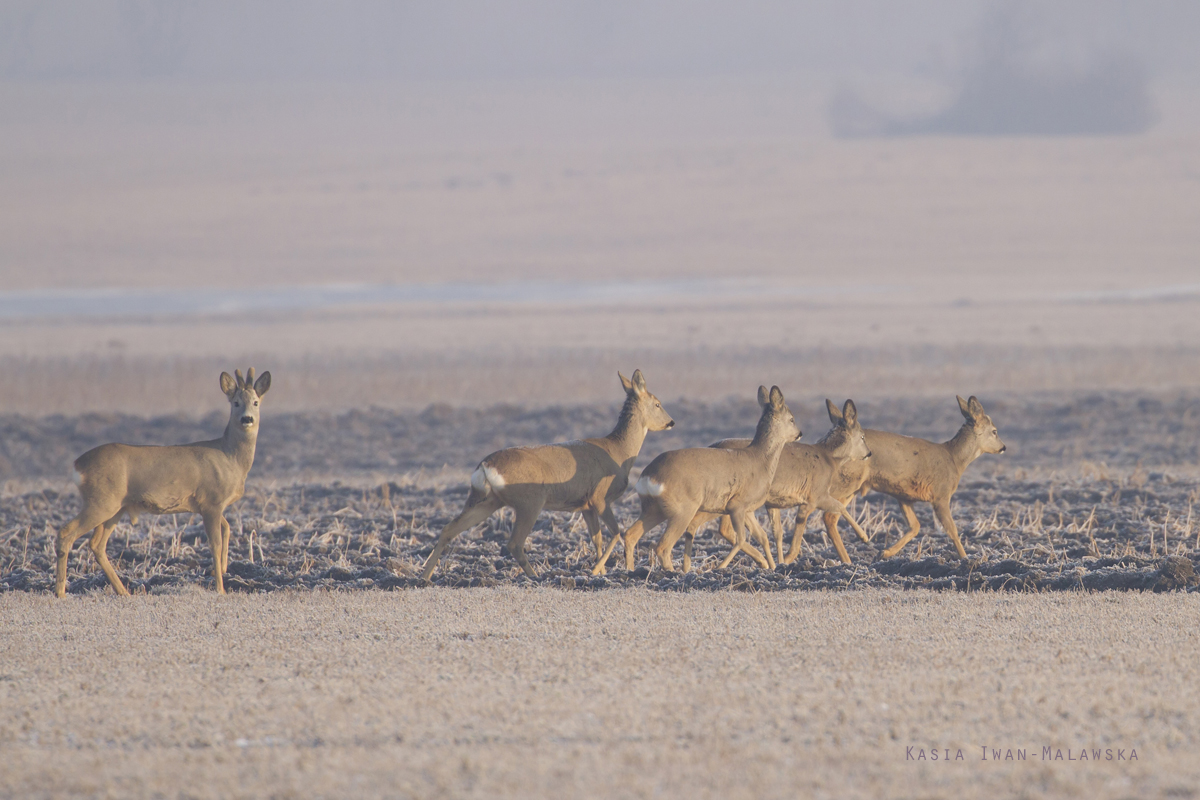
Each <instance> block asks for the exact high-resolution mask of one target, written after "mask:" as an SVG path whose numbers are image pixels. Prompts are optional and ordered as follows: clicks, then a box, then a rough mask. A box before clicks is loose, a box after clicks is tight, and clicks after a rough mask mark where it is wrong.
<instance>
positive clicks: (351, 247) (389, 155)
mask: <svg viewBox="0 0 1200 800" xmlns="http://www.w3.org/2000/svg"><path fill="white" fill-rule="evenodd" d="M1197 33H1200V6H1197V5H1196V4H1193V3H1185V2H1169V1H1168V0H1153V1H1151V2H1142V3H1132V2H1118V1H1117V0H1101V1H1100V2H1074V1H1073V0H1064V1H1063V2H992V1H991V0H979V1H978V2H976V1H970V2H947V1H943V0H914V1H913V2H903V3H895V2H882V1H881V0H851V1H849V2H801V3H792V2H745V3H711V2H709V3H704V2H697V3H682V2H668V1H667V0H648V1H647V2H623V1H618V2H590V1H586V0H581V1H580V2H568V3H551V2H509V3H490V2H456V3H433V2H407V3H405V2H379V1H376V0H359V1H357V2H353V1H352V2H342V3H336V4H335V3H326V2H312V1H308V0H303V1H301V2H277V1H276V0H263V1H262V2H191V1H189V0H157V1H155V0H83V1H81V2H65V1H61V2H60V1H59V0H41V1H40V2H31V1H30V0H0V185H3V187H4V191H3V192H2V193H0V362H3V363H4V364H6V365H7V367H6V368H8V369H9V371H10V373H12V374H25V375H27V376H28V379H27V380H24V381H16V382H10V383H9V385H8V386H7V387H6V388H4V389H2V390H0V403H6V404H7V406H6V407H9V408H19V409H25V410H29V411H30V412H31V413H40V412H41V411H42V410H44V408H45V403H46V402H47V400H46V398H47V396H48V394H49V395H52V396H53V397H54V400H53V404H54V407H55V408H63V409H70V408H78V407H83V408H99V407H119V408H127V407H130V405H129V404H130V403H132V404H134V406H137V404H139V403H150V404H151V405H152V403H153V401H152V400H147V399H144V397H145V395H146V391H145V390H146V389H147V387H148V386H149V384H148V383H147V381H149V380H150V378H149V377H145V378H143V377H140V376H142V375H144V374H147V373H146V370H145V369H144V367H143V366H142V365H143V364H148V363H154V364H157V365H160V366H163V367H164V368H168V369H170V370H171V371H172V374H173V375H175V376H176V380H175V384H177V387H178V388H175V389H173V390H172V391H173V395H172V400H171V401H170V402H171V403H173V404H175V406H176V407H181V408H193V407H194V406H193V405H191V403H193V402H194V401H193V400H192V399H191V398H194V397H197V396H199V397H207V395H208V394H211V391H210V389H211V387H210V386H209V384H210V383H211V382H212V381H211V375H210V373H211V371H212V370H213V369H215V368H217V365H218V364H224V363H225V362H226V361H227V360H228V359H230V358H233V357H235V356H236V357H237V358H241V359H245V358H247V357H249V356H251V355H253V356H255V357H256V359H257V360H258V362H266V361H271V362H272V363H276V364H283V365H291V367H293V368H294V369H291V368H285V369H283V370H280V371H279V376H278V377H279V379H280V383H279V388H280V389H281V391H280V392H279V393H278V395H279V396H278V397H277V400H276V401H277V402H293V403H303V402H319V403H323V404H326V405H327V406H331V407H341V406H344V405H346V404H351V405H352V404H354V403H355V402H357V401H358V398H352V397H348V396H345V394H344V393H339V392H337V391H336V389H334V388H327V387H326V385H325V384H323V383H322V381H321V379H320V375H322V374H328V375H334V374H335V372H336V376H337V377H336V380H337V381H342V382H343V384H344V383H345V381H346V380H347V379H346V378H345V374H346V372H347V371H351V372H356V373H366V374H372V375H384V374H387V375H394V376H396V377H395V379H394V380H392V379H391V378H389V379H388V380H383V381H382V382H376V383H370V384H369V385H367V388H364V389H363V390H362V391H363V392H365V394H366V395H367V396H369V401H370V402H381V403H384V404H400V405H420V406H423V405H424V404H426V403H427V402H429V398H430V397H441V396H447V397H452V398H456V399H455V400H454V402H472V403H487V402H492V401H495V402H500V401H513V402H529V403H535V404H536V403H538V402H541V401H542V400H544V399H545V398H542V397H541V395H540V394H539V392H541V391H544V387H545V386H546V385H547V383H546V381H545V380H542V379H536V375H538V374H544V375H545V376H550V377H551V378H555V377H560V376H563V375H565V374H568V373H569V374H571V376H572V378H571V381H572V383H571V386H570V387H566V386H560V387H558V388H556V389H555V392H557V394H555V395H554V398H558V399H571V400H572V401H575V400H578V401H581V402H582V401H591V400H593V399H596V398H601V399H603V398H608V397H609V396H610V395H611V394H612V384H613V380H612V375H611V372H612V370H613V369H615V368H618V367H620V368H622V369H626V370H627V371H628V370H629V369H632V366H630V365H629V364H627V363H626V361H636V363H637V364H638V365H641V366H642V367H646V368H650V369H655V370H657V372H658V374H661V375H668V374H669V375H673V381H674V383H675V385H676V386H678V387H680V389H679V391H685V390H686V391H687V392H688V393H689V394H690V395H692V396H702V395H704V394H705V393H706V392H708V393H712V394H713V395H714V396H722V397H723V396H725V395H726V394H727V393H728V392H729V391H731V389H727V388H725V387H726V386H732V384H733V383H734V382H735V381H736V382H737V383H738V385H740V384H741V383H754V382H755V381H760V380H768V378H767V377H766V376H762V377H754V376H756V375H758V373H759V372H760V371H762V370H765V369H767V367H768V365H781V364H791V363H795V364H807V365H809V367H807V368H806V369H808V370H809V371H808V372H807V373H806V374H813V372H812V371H813V370H816V373H815V374H821V375H823V376H825V377H824V378H823V380H824V381H825V382H826V384H825V385H827V386H831V387H842V388H841V389H839V390H844V391H846V392H847V393H848V392H849V391H850V390H852V389H853V390H854V391H858V392H862V391H865V388H864V387H868V388H869V387H873V386H878V387H879V391H881V392H886V391H897V392H906V393H911V392H914V391H926V390H927V391H934V390H935V389H934V387H933V385H932V384H931V383H930V380H929V378H928V376H930V375H937V376H940V377H939V378H938V380H939V381H941V383H938V384H937V388H936V391H939V392H941V391H942V390H943V389H948V388H953V387H955V386H958V384H959V382H960V381H962V380H964V377H963V376H970V380H971V382H972V386H974V387H976V388H978V387H985V388H986V387H988V386H994V387H1007V386H1016V385H1024V386H1034V385H1036V386H1038V387H1042V388H1055V387H1064V386H1067V387H1077V386H1092V385H1103V386H1111V385H1116V384H1118V383H1119V384H1121V385H1128V384H1129V383H1130V382H1133V381H1135V380H1138V381H1143V382H1145V381H1152V382H1159V383H1161V382H1163V381H1168V382H1170V381H1177V380H1178V379H1179V377H1178V376H1181V375H1187V374H1191V372H1190V371H1189V370H1191V365H1192V364H1193V361H1195V362H1196V363H1200V355H1197V354H1195V353H1193V351H1192V350H1191V349H1188V348H1191V347H1192V342H1193V341H1195V340H1196V339H1197V338H1198V337H1200V328H1198V326H1200V323H1197V322H1196V321H1195V320H1197V319H1198V318H1200V314H1196V313H1193V312H1195V311H1197V310H1200V309H1197V308H1196V306H1197V305H1198V304H1200V278H1197V270H1196V263H1197V256H1198V254H1200V229H1198V228H1197V226H1196V225H1195V224H1194V209H1195V208H1197V207H1200V48H1196V47H1195V46H1194V42H1195V41H1196V39H1197V36H1196V34H1197ZM1116 319H1119V320H1120V323H1119V324H1116V323H1115V322H1114V320H1116ZM1079 347H1083V348H1090V349H1088V350H1086V352H1083V351H1078V350H1071V349H1070V348H1079ZM1114 348H1125V350H1124V351H1123V352H1125V353H1126V355H1125V356H1123V358H1128V357H1130V356H1129V354H1130V353H1134V354H1137V355H1135V356H1134V357H1137V358H1140V359H1141V360H1140V371H1138V372H1136V373H1135V372H1131V371H1129V370H1124V371H1122V370H1121V369H1118V368H1117V367H1116V366H1113V364H1114V363H1115V362H1113V361H1112V360H1111V359H1110V358H1109V355H1107V354H1109V353H1110V352H1115V350H1114ZM1180 348H1183V349H1182V350H1181V349H1180ZM1068 352H1069V353H1070V354H1068ZM1164 352H1167V353H1171V354H1173V355H1171V356H1170V357H1169V358H1167V357H1165V356H1162V353H1164ZM983 354H987V355H983ZM1039 354H1040V355H1039ZM1149 354H1156V355H1153V357H1151V355H1149ZM334 364H340V366H337V369H336V370H335V372H328V370H330V369H334V367H333V366H331V365H334ZM347 364H353V365H355V366H354V367H353V368H351V367H349V366H346V365H347ZM681 364H687V365H690V366H688V367H687V368H686V369H685V368H684V367H681V366H679V365H681ZM863 364H871V365H874V366H873V367H872V371H871V375H870V376H865V377H864V376H863V375H861V374H859V372H861V370H862V369H863V368H862V366H861V365H863ZM881 364H882V365H883V366H880V365H881ZM997 364H1003V365H1004V366H1003V368H1002V369H999V368H997V366H996V365H997ZM380 365H384V366H380ZM854 365H859V366H857V367H856V366H854ZM889 365H890V366H889ZM914 365H916V366H914ZM484 367H486V369H484ZM524 369H528V370H531V372H530V375H531V376H535V377H531V379H530V380H529V381H526V382H513V381H511V380H509V379H508V378H507V376H509V375H511V374H512V373H513V371H514V370H524ZM698 369H700V370H708V371H709V372H711V375H702V374H697V373H696V370H698ZM771 369H772V370H776V369H779V367H778V366H774V367H771ZM322 370H326V373H323V372H322ZM539 370H540V371H541V372H539ZM671 370H674V372H671ZM889 370H890V371H889ZM414 371H421V373H422V374H423V375H424V376H425V377H423V378H422V379H421V382H420V383H419V384H418V383H414V382H413V381H411V380H409V381H406V380H405V379H404V376H405V375H406V374H407V375H410V376H411V375H412V374H415V372H414ZM1197 372H1200V371H1197ZM885 373H886V376H885ZM301 374H303V375H304V376H307V377H304V378H303V382H302V384H295V389H296V391H295V393H294V394H293V395H292V397H293V399H292V400H290V401H289V400H287V399H286V394H285V391H282V390H284V389H286V387H287V386H288V385H289V384H288V381H289V380H300V377H299V376H301ZM481 374H486V376H487V377H486V379H484V378H479V377H478V376H479V375H481ZM289 375H290V376H292V377H291V378H289V377H287V376H289ZM84 376H86V377H84ZM131 376H132V377H131ZM720 376H724V377H720ZM1135 376H1136V377H1135ZM868 378H870V379H868ZM131 380H132V383H130V381H131ZM771 380H774V379H771ZM872 381H874V382H872ZM335 383H336V381H335ZM83 384H86V385H87V386H88V387H89V388H88V390H87V393H86V395H76V396H74V397H76V398H82V399H72V397H73V396H72V395H71V393H70V391H68V390H67V389H66V388H64V387H70V386H73V385H83ZM332 385H333V384H330V386H332ZM301 386H302V388H303V391H301ZM889 387H890V388H889ZM751 388H753V386H752V387H751ZM974 390H975V389H971V390H965V391H968V392H969V391H974ZM814 391H816V390H815V389H814ZM822 391H825V390H824V389H822ZM829 391H833V389H829ZM669 394H670V393H669V392H668V395H669ZM313 398H319V400H314V399H313ZM464 398H466V399H464ZM554 398H550V399H551V400H553V399H554ZM216 399H217V400H219V398H216ZM73 404H74V405H73ZM202 405H203V404H202ZM138 407H140V406H138ZM203 407H207V406H203Z"/></svg>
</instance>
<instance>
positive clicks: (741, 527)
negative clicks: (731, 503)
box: [717, 509, 768, 569]
mask: <svg viewBox="0 0 1200 800" xmlns="http://www.w3.org/2000/svg"><path fill="white" fill-rule="evenodd" d="M729 521H730V523H731V524H732V526H733V532H734V545H733V548H732V549H731V550H730V551H729V555H727V556H725V560H724V561H722V562H721V563H720V564H718V565H717V569H725V568H726V567H728V566H729V564H730V562H732V561H733V559H734V557H735V556H737V554H738V552H739V551H741V552H744V553H745V554H746V555H748V556H750V557H751V558H752V559H754V560H755V562H757V563H758V566H760V567H761V568H763V569H768V567H767V560H766V559H765V558H763V554H762V553H760V552H758V548H757V547H755V546H754V545H752V544H750V543H749V542H747V541H746V512H745V511H744V510H742V509H737V510H732V511H730V512H729Z"/></svg>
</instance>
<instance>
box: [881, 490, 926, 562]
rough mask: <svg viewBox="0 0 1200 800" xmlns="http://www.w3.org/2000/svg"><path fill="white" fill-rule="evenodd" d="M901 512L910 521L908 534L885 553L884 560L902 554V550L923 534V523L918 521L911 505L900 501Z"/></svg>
mask: <svg viewBox="0 0 1200 800" xmlns="http://www.w3.org/2000/svg"><path fill="white" fill-rule="evenodd" d="M900 510H901V511H903V512H904V518H905V519H906V520H908V533H906V534H904V536H902V537H900V541H898V542H896V543H895V544H894V545H892V546H891V547H889V548H888V549H887V550H884V551H883V557H884V558H891V557H892V556H894V555H896V553H899V552H900V548H902V547H904V545H906V544H908V543H909V542H911V541H912V540H913V539H915V538H917V534H918V533H920V532H921V521H920V520H918V519H917V512H915V511H913V507H912V505H911V504H909V503H906V502H904V501H903V500H901V501H900Z"/></svg>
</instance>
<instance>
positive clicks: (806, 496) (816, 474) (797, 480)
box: [683, 400, 871, 572]
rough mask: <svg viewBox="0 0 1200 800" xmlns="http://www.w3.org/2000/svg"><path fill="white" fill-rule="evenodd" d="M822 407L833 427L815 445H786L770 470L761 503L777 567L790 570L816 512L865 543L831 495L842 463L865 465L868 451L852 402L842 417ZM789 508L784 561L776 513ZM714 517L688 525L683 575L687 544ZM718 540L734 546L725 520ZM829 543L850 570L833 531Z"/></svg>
mask: <svg viewBox="0 0 1200 800" xmlns="http://www.w3.org/2000/svg"><path fill="white" fill-rule="evenodd" d="M825 405H826V408H827V409H829V418H830V421H831V422H833V427H832V428H831V429H830V430H829V432H828V433H826V434H825V435H824V436H823V437H822V438H821V440H820V441H819V442H817V443H816V444H800V443H799V442H791V443H789V444H787V445H784V448H783V453H782V454H781V455H780V456H779V466H778V467H777V468H776V469H775V478H774V480H773V481H772V482H771V493H770V494H769V495H768V496H767V500H766V502H765V503H763V506H764V507H765V508H766V509H767V510H768V511H769V513H770V517H771V525H772V527H773V528H774V530H775V548H776V550H777V552H778V553H779V563H781V564H790V563H792V562H793V561H795V560H796V559H797V558H798V557H799V556H800V549H801V546H802V543H803V535H804V526H805V522H806V521H807V519H808V517H809V515H811V514H812V513H813V511H815V510H817V509H821V510H822V511H825V512H826V513H827V514H831V515H833V516H834V518H835V519H836V518H838V517H845V518H846V521H847V522H848V523H850V527H852V528H853V529H854V531H855V532H856V533H857V534H858V536H859V538H860V539H862V540H863V541H864V542H865V541H868V539H867V535H866V533H865V532H864V531H863V529H862V528H861V527H859V525H858V523H857V522H856V521H855V520H854V517H852V516H851V515H850V512H849V511H847V510H846V506H845V505H844V504H843V501H841V500H840V499H838V497H837V496H836V495H835V494H834V491H835V490H837V489H839V488H840V487H838V486H837V476H838V474H839V472H840V470H841V468H842V466H843V465H844V464H846V463H847V462H851V463H855V464H864V463H866V459H868V458H870V457H871V450H870V448H868V446H867V441H866V436H865V434H864V433H863V429H862V427H861V426H860V425H859V423H858V410H857V409H856V408H855V406H854V401H853V400H847V401H846V404H845V407H844V410H843V411H838V410H837V406H835V405H834V404H833V403H832V402H830V401H829V400H826V401H825ZM835 415H836V416H835ZM749 444H750V440H749V439H723V440H721V441H719V442H715V443H714V444H711V445H709V447H719V448H725V449H737V448H742V447H746V446H747V445H749ZM855 488H857V485H856V486H855ZM851 495H853V492H851ZM794 507H798V508H797V510H796V524H795V528H794V530H793V531H792V545H791V548H790V549H789V550H788V553H787V555H786V556H785V555H784V553H783V522H782V520H781V519H780V514H779V512H780V510H781V509H785V508H794ZM713 516H714V515H713V514H705V513H703V512H701V513H700V514H697V515H696V519H694V520H692V524H691V525H688V529H687V533H686V534H685V538H684V549H683V553H684V555H683V569H684V571H685V572H686V571H687V570H688V569H689V567H690V565H691V550H692V539H693V537H694V535H695V532H696V531H697V530H699V529H700V528H701V527H702V526H703V525H704V524H706V523H707V522H708V521H709V520H711V519H712V518H713ZM747 522H748V523H749V524H750V525H751V527H752V528H757V529H758V530H757V531H756V536H758V537H759V539H760V540H763V539H766V533H765V532H763V531H762V528H761V527H760V526H759V524H758V521H757V520H756V519H754V517H753V516H751V517H750V518H749V519H748V520H747ZM721 535H722V536H723V537H725V539H727V540H729V541H730V542H733V543H735V544H736V541H735V538H734V533H733V529H732V527H730V525H729V517H728V516H724V517H722V518H721ZM830 538H831V539H832V540H833V545H834V547H835V548H837V552H838V557H839V558H841V560H842V562H843V563H846V564H849V563H850V556H849V555H848V554H847V553H846V546H845V545H844V544H842V538H841V536H839V535H838V532H837V528H834V531H833V535H832V536H831V537H830ZM766 547H767V548H768V550H767V554H768V561H769V560H770V558H769V556H770V545H766Z"/></svg>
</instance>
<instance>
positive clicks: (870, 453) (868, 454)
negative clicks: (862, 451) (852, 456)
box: [863, 450, 875, 458]
mask: <svg viewBox="0 0 1200 800" xmlns="http://www.w3.org/2000/svg"><path fill="white" fill-rule="evenodd" d="M873 455H875V454H874V453H872V452H871V451H870V450H868V451H867V454H866V455H865V456H863V458H870V457H871V456H873Z"/></svg>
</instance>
